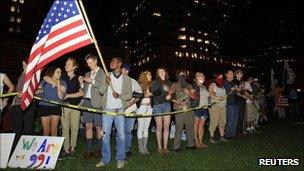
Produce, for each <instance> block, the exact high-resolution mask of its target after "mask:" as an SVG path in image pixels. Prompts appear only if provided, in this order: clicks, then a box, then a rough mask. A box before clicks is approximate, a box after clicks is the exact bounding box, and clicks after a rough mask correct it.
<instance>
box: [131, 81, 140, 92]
mask: <svg viewBox="0 0 304 171" xmlns="http://www.w3.org/2000/svg"><path fill="white" fill-rule="evenodd" d="M131 84H132V92H134V91H135V92H137V93H142V89H141V87H140V85H139V84H138V82H137V81H136V80H135V79H133V78H131Z"/></svg>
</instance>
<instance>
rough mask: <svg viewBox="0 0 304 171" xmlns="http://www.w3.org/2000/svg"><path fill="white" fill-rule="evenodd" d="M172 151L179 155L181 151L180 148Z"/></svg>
mask: <svg viewBox="0 0 304 171" xmlns="http://www.w3.org/2000/svg"><path fill="white" fill-rule="evenodd" d="M174 151H175V152H177V153H179V152H181V151H182V149H181V148H177V149H175V150H174Z"/></svg>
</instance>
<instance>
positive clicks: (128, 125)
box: [125, 118, 135, 152]
mask: <svg viewBox="0 0 304 171" xmlns="http://www.w3.org/2000/svg"><path fill="white" fill-rule="evenodd" d="M134 122H135V118H126V119H125V137H126V139H125V143H126V152H128V151H131V144H132V130H133V126H134Z"/></svg>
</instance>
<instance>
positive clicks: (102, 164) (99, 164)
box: [95, 161, 106, 168]
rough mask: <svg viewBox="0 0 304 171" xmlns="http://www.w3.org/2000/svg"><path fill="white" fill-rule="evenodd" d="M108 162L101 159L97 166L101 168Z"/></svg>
mask: <svg viewBox="0 0 304 171" xmlns="http://www.w3.org/2000/svg"><path fill="white" fill-rule="evenodd" d="M105 165H106V164H105V163H104V162H103V161H100V162H98V163H97V164H96V165H95V167H97V168H100V167H103V166H105Z"/></svg>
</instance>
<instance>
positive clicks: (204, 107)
mask: <svg viewBox="0 0 304 171" xmlns="http://www.w3.org/2000/svg"><path fill="white" fill-rule="evenodd" d="M231 93H232V91H231V92H229V93H228V94H227V95H226V97H225V98H224V99H221V100H219V101H218V102H215V103H211V104H208V105H205V106H199V107H195V108H189V109H184V110H178V111H174V112H164V113H158V114H150V113H135V112H131V113H130V112H127V113H126V112H108V111H104V110H98V109H92V108H88V107H84V106H76V105H71V104H67V103H59V102H57V101H53V100H46V99H42V98H41V97H37V96H34V99H36V100H39V101H44V102H47V103H51V104H55V105H59V106H63V107H68V108H72V109H77V110H83V111H88V112H92V113H96V114H107V115H112V116H115V115H124V116H126V117H151V116H164V115H175V114H182V113H186V112H191V111H194V110H198V109H208V108H210V107H211V106H213V105H215V104H217V103H219V102H221V101H223V100H225V99H226V98H227V97H228V96H229V95H230V94H231ZM18 94H20V93H18V92H15V93H9V94H1V95H0V98H6V97H10V96H15V95H18Z"/></svg>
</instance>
